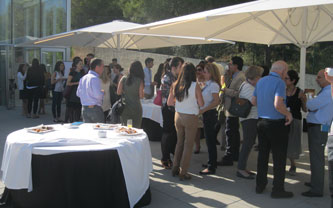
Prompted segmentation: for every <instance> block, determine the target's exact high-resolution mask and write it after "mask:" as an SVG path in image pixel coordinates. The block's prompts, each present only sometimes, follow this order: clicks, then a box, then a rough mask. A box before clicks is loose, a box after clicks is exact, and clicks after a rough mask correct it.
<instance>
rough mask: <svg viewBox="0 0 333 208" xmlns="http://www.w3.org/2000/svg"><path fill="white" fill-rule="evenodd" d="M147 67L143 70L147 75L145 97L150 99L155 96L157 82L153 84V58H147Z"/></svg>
mask: <svg viewBox="0 0 333 208" xmlns="http://www.w3.org/2000/svg"><path fill="white" fill-rule="evenodd" d="M145 64H146V67H145V68H144V69H143V72H144V73H145V83H144V84H145V88H144V94H145V95H144V96H145V98H146V99H150V98H152V97H153V96H154V86H155V85H156V82H152V81H151V80H152V74H151V68H153V66H154V59H152V58H146V60H145Z"/></svg>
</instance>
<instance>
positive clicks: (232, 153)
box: [223, 117, 240, 161]
mask: <svg viewBox="0 0 333 208" xmlns="http://www.w3.org/2000/svg"><path fill="white" fill-rule="evenodd" d="M225 133H226V136H227V137H226V141H227V145H226V152H225V155H224V157H223V160H224V161H238V157H239V147H240V134H239V118H238V117H227V120H226V128H225Z"/></svg>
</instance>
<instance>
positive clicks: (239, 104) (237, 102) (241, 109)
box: [229, 84, 252, 118]
mask: <svg viewBox="0 0 333 208" xmlns="http://www.w3.org/2000/svg"><path fill="white" fill-rule="evenodd" d="M243 86H244V84H242V86H241V88H240V90H239V92H241V90H242V88H243ZM251 108H252V103H251V102H250V101H249V100H248V99H245V98H239V97H234V98H232V100H231V105H230V108H229V113H231V114H232V115H234V116H237V117H241V118H246V117H247V116H248V115H249V113H250V111H251Z"/></svg>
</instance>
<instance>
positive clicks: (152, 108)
mask: <svg viewBox="0 0 333 208" xmlns="http://www.w3.org/2000/svg"><path fill="white" fill-rule="evenodd" d="M141 105H142V117H143V118H149V119H151V120H153V121H155V122H157V123H159V124H160V126H161V127H163V116H162V109H161V106H159V105H155V104H154V103H153V100H142V101H141Z"/></svg>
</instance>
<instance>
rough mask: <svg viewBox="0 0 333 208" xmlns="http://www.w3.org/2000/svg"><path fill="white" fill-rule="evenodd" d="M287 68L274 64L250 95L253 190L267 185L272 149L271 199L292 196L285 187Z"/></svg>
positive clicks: (260, 190) (285, 65) (287, 122)
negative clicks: (254, 134)
mask: <svg viewBox="0 0 333 208" xmlns="http://www.w3.org/2000/svg"><path fill="white" fill-rule="evenodd" d="M287 71H288V65H287V64H286V63H285V62H284V61H277V62H275V63H273V65H272V68H271V71H270V73H269V75H268V76H266V77H264V78H262V79H261V80H259V82H258V83H257V85H256V88H255V91H254V94H253V98H252V104H253V105H257V108H258V117H259V121H258V124H257V127H258V140H259V154H258V163H257V171H258V172H257V180H256V184H257V186H256V193H258V194H260V193H262V192H263V191H264V189H265V187H266V185H267V170H268V160H269V153H270V150H272V154H273V171H274V179H273V190H272V193H271V197H272V198H290V197H293V193H292V192H287V191H285V189H284V179H285V172H286V170H285V169H286V160H287V147H288V133H289V124H290V123H291V121H292V115H291V113H290V112H289V111H288V110H287V108H286V105H285V99H286V84H285V82H284V81H283V80H284V78H285V76H286V74H287Z"/></svg>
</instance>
